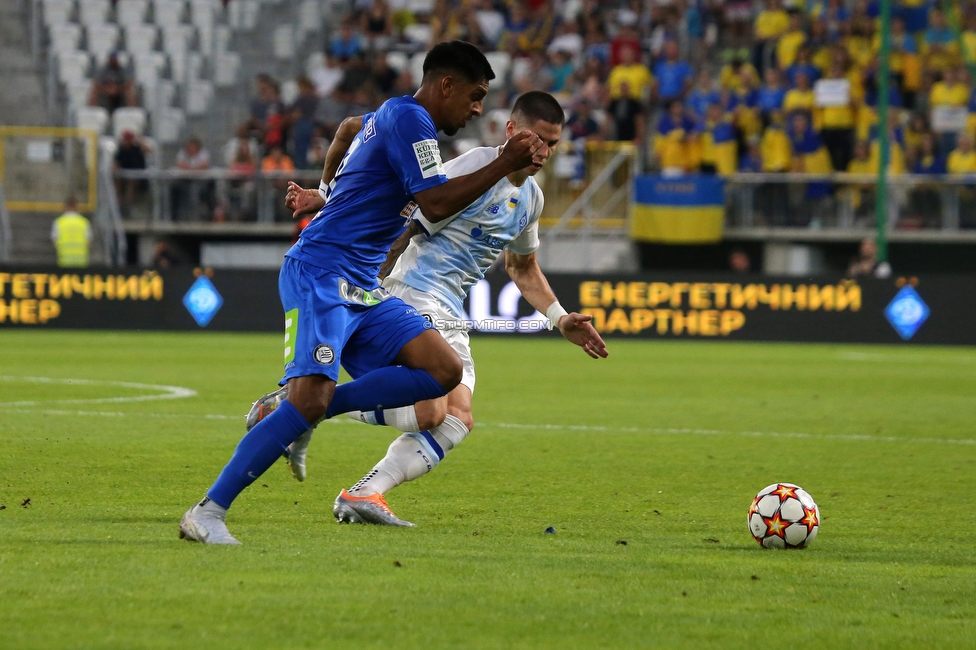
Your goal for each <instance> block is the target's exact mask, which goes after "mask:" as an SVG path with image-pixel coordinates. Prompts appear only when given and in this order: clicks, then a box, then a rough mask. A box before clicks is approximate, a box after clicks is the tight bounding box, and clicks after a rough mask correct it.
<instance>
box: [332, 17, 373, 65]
mask: <svg viewBox="0 0 976 650" xmlns="http://www.w3.org/2000/svg"><path fill="white" fill-rule="evenodd" d="M365 51H366V46H365V44H364V43H363V39H362V38H361V37H360V36H359V34H357V33H356V31H355V28H354V27H353V24H352V20H344V21H342V26H341V27H339V33H338V34H336V35H335V36H333V37H332V41H331V42H330V43H329V53H330V54H331V55H332V56H334V57H336V58H337V59H346V60H348V59H352V58H355V57H357V56H359V55H360V54H363V53H364V52H365Z"/></svg>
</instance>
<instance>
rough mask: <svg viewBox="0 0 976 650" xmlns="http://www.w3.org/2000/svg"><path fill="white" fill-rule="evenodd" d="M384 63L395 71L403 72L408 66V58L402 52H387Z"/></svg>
mask: <svg viewBox="0 0 976 650" xmlns="http://www.w3.org/2000/svg"><path fill="white" fill-rule="evenodd" d="M386 65H388V66H390V67H391V68H393V69H394V70H396V71H397V72H403V71H404V70H406V69H407V68H408V67H409V66H410V59H409V58H408V57H407V55H406V54H404V53H403V52H397V51H393V52H387V53H386Z"/></svg>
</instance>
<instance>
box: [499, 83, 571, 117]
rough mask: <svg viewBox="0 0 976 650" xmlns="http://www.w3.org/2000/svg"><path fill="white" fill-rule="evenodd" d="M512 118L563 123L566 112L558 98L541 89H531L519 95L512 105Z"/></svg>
mask: <svg viewBox="0 0 976 650" xmlns="http://www.w3.org/2000/svg"><path fill="white" fill-rule="evenodd" d="M512 118H513V119H515V120H516V121H518V122H522V123H527V124H533V123H535V122H537V121H539V120H542V121H543V122H549V123H550V124H563V123H564V122H565V121H566V113H565V112H564V111H563V107H562V106H560V105H559V102H557V101H556V98H555V97H553V96H552V95H550V94H549V93H544V92H542V91H541V90H530V91H529V92H527V93H523V94H522V95H519V98H518V99H516V100H515V106H513V107H512Z"/></svg>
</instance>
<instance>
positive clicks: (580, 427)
mask: <svg viewBox="0 0 976 650" xmlns="http://www.w3.org/2000/svg"><path fill="white" fill-rule="evenodd" d="M481 426H484V427H490V426H496V427H499V428H501V429H530V430H533V429H534V430H552V431H584V432H586V431H593V432H605V433H650V434H655V435H695V436H747V437H751V438H808V439H811V440H855V441H865V442H914V443H924V444H946V445H976V440H974V439H972V438H903V437H899V436H869V435H864V434H831V433H825V434H817V433H792V432H782V431H723V430H721V429H679V428H665V427H607V426H589V425H585V424H571V425H563V424H511V423H507V422H499V423H497V424H494V425H492V424H482V425H481Z"/></svg>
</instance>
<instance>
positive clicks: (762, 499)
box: [749, 483, 820, 548]
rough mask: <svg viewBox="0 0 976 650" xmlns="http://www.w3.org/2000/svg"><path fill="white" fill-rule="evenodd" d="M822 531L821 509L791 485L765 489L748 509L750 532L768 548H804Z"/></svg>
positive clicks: (810, 497)
mask: <svg viewBox="0 0 976 650" xmlns="http://www.w3.org/2000/svg"><path fill="white" fill-rule="evenodd" d="M819 530H820V508H818V507H817V504H816V503H815V502H814V500H813V497H812V496H810V494H809V493H808V492H807V491H806V490H804V489H803V488H801V487H800V486H799V485H793V484H792V483H773V484H772V485H770V486H767V487H765V488H763V490H762V491H760V492H759V494H757V495H756V498H755V499H753V500H752V505H751V506H750V507H749V532H750V533H752V536H753V538H755V540H756V541H757V542H759V543H760V544H762V545H763V546H764V547H765V548H803V547H804V546H809V545H810V543H811V542H812V541H813V540H814V539H816V537H817V532H818V531H819Z"/></svg>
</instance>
